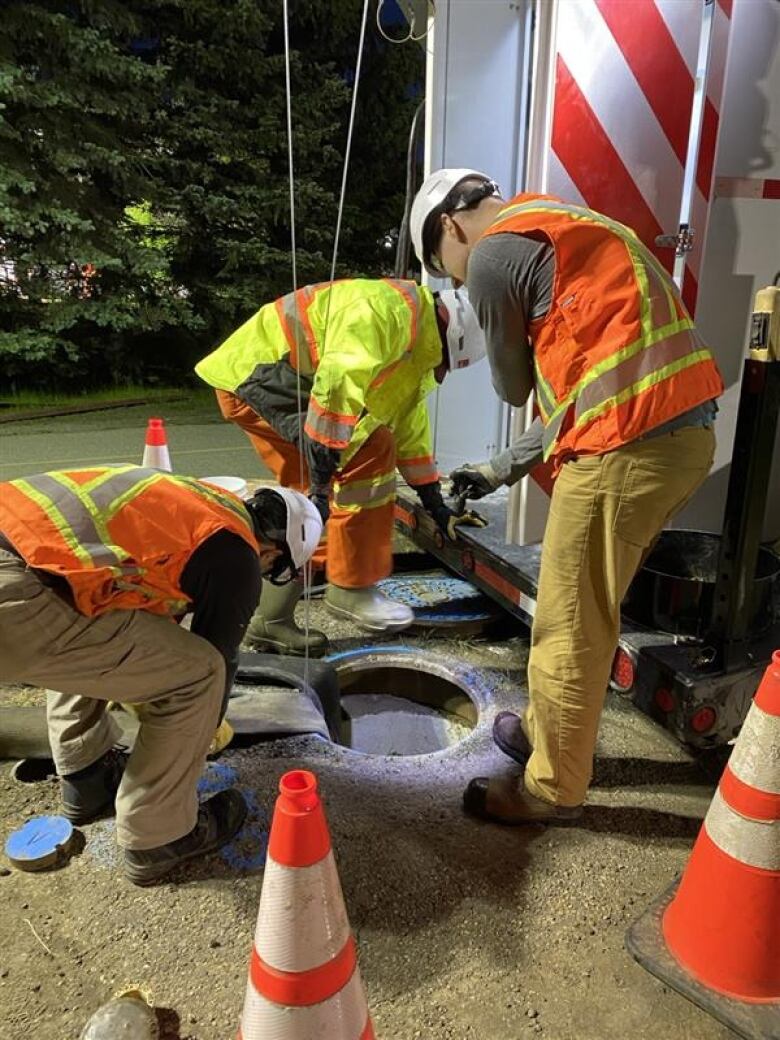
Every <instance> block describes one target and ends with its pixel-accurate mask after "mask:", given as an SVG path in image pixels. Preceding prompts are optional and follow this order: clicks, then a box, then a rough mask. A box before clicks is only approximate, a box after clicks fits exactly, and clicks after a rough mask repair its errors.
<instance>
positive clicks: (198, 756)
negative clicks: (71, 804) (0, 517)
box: [0, 549, 225, 849]
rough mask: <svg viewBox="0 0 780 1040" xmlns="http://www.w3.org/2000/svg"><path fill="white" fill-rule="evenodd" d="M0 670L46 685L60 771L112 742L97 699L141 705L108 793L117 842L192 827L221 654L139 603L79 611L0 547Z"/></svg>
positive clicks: (129, 844)
mask: <svg viewBox="0 0 780 1040" xmlns="http://www.w3.org/2000/svg"><path fill="white" fill-rule="evenodd" d="M0 680H2V681H5V682H25V683H31V684H32V685H35V686H42V687H51V689H50V690H49V693H48V698H47V712H48V721H49V742H50V744H51V748H52V755H53V757H54V762H55V765H56V767H57V772H58V773H59V774H61V775H62V774H67V773H74V772H76V771H78V770H79V769H83V768H85V767H86V766H88V765H91V764H92V763H93V762H95V761H96V760H97V759H98V758H100V756H101V755H102V754H104V753H105V752H106V751H107V750H108V749H109V748H110V747H112V746H113V745H114V744H115V743H116V742H117V740H118V738H119V728H118V726H117V724H116V722H115V721H114V720H113V719H112V718H111V717H110V715H109V714H108V713H107V712H106V703H107V702H108V701H112V700H113V701H120V702H122V703H126V704H142V705H143V706H144V708H143V712H142V713H141V726H140V729H139V732H138V737H137V740H136V743H135V747H134V748H133V752H132V754H131V755H130V758H129V760H128V763H127V768H126V770H125V774H124V777H123V779H122V783H121V785H120V787H119V791H118V793H117V798H116V833H117V841H118V842H119V844H120V845H121V846H123V847H124V848H129V849H150V848H155V847H156V846H158V845H164V844H165V843H166V842H169V841H174V840H175V839H176V838H181V837H183V836H184V835H185V834H187V833H188V832H189V831H191V830H192V828H193V827H194V826H195V823H196V819H197V812H198V799H197V793H196V784H197V782H198V778H199V777H200V775H201V772H202V771H203V766H204V763H205V760H206V752H207V750H208V747H209V744H210V742H211V739H212V737H213V736H214V730H215V729H216V728H217V724H218V722H219V712H220V707H221V704H222V695H223V693H224V690H225V664H224V661H223V658H222V655H221V654H220V653H219V652H218V651H217V650H215V649H214V647H213V646H212V645H211V644H210V643H208V642H207V641H206V640H205V639H201V638H200V636H196V635H193V634H192V633H191V632H188V631H186V630H185V629H183V628H180V627H179V626H178V625H177V624H175V622H173V621H171V620H169V619H167V618H163V617H157V616H155V615H153V614H148V613H145V612H144V611H142V610H117V611H110V612H109V613H107V614H103V615H101V616H100V617H95V618H90V617H84V615H82V614H80V613H79V612H78V611H77V610H76V609H75V608H74V607H73V606H72V605H71V604H70V603H69V602H68V601H67V599H66V598H64V597H62V596H60V595H59V594H58V593H57V592H55V591H54V590H53V589H51V588H48V587H47V586H46V585H44V584H42V582H41V581H40V579H39V578H38V576H37V575H36V573H35V572H34V571H32V570H30V569H29V568H28V567H26V566H25V564H24V563H23V561H21V560H19V559H18V557H16V556H14V555H13V554H11V553H9V552H5V551H4V550H2V549H0ZM55 691H56V692H55Z"/></svg>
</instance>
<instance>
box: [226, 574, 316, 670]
mask: <svg viewBox="0 0 780 1040" xmlns="http://www.w3.org/2000/svg"><path fill="white" fill-rule="evenodd" d="M302 594H303V585H302V584H301V582H299V581H291V582H288V584H287V585H273V584H271V582H270V581H264V582H263V588H262V592H261V593H260V603H259V604H258V607H257V610H256V611H255V613H254V616H253V617H252V620H251V621H250V622H249V626H248V627H247V630H246V641H247V643H249V644H250V645H251V646H253V647H255V649H257V650H267V651H270V652H272V653H276V654H291V655H293V656H294V657H303V656H304V655H305V654H306V651H307V650H308V652H309V653H310V654H321V653H324V652H325V651H326V650H327V649H328V637H327V636H326V635H325V633H324V632H318V631H317V629H316V628H310V629H309V633H308V640H307V638H306V632H305V631H304V630H303V629H302V628H299V627H298V625H297V624H296V623H295V608H296V606H297V605H298V600H299V599H300V598H301V595H302Z"/></svg>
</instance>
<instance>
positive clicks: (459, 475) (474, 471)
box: [450, 462, 502, 503]
mask: <svg viewBox="0 0 780 1040" xmlns="http://www.w3.org/2000/svg"><path fill="white" fill-rule="evenodd" d="M450 481H451V487H450V495H451V496H452V498H457V499H459V500H460V502H461V503H465V501H466V499H467V498H470V499H478V498H484V497H485V495H491V494H492V493H493V492H494V491H495V490H496V489H497V488H499V487H501V483H502V481H501V479H500V478H499V477H498V476H497V475H496V472H495V470H494V469H493V467H492V466H491V465H490V463H489V462H467V463H466V465H465V466H458V468H457V469H455V470H453V471H452V473H450Z"/></svg>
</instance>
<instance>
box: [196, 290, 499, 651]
mask: <svg viewBox="0 0 780 1040" xmlns="http://www.w3.org/2000/svg"><path fill="white" fill-rule="evenodd" d="M484 355H485V341H484V336H483V334H482V331H481V330H480V328H479V324H478V322H477V319H476V315H475V314H474V311H473V309H472V308H471V305H470V304H469V302H468V298H467V296H466V294H465V292H463V291H462V290H451V289H450V290H446V291H444V292H441V293H433V292H431V290H430V289H428V288H425V287H421V286H418V285H417V284H416V283H415V282H412V281H395V280H392V279H382V280H367V279H348V280H345V281H340V282H335V283H332V284H331V283H323V284H320V285H311V286H306V287H305V288H303V289H300V290H298V292H296V293H290V294H289V295H288V296H284V297H282V298H281V299H278V300H276V301H275V302H274V303H269V304H266V306H264V307H262V308H261V309H260V310H259V311H258V312H257V313H256V314H255V315H254V317H252V318H250V319H249V321H247V322H246V323H245V324H244V325H242V326H241V328H239V329H238V330H237V331H236V332H234V333H233V335H232V336H230V337H229V338H228V339H227V340H226V341H225V342H224V343H223V344H222V346H220V347H218V348H217V349H216V350H215V351H214V352H213V353H211V354H209V355H208V356H207V357H205V358H204V359H203V360H202V361H201V362H200V363H199V364H198V365H197V366H196V369H195V371H196V372H197V373H198V375H199V376H200V377H201V379H203V380H205V382H207V383H208V384H209V385H210V386H213V387H214V388H215V389H216V391H217V399H218V402H219V407H220V409H221V411H222V414H223V415H224V417H225V418H226V419H229V420H231V421H232V422H235V423H236V424H237V425H238V426H240V427H241V429H243V430H244V432H245V433H246V434H247V435H248V436H249V438H250V440H251V442H252V444H253V446H254V448H255V450H256V451H257V453H258V455H259V456H260V457H261V459H262V460H263V461H264V462H265V464H266V465H267V466H268V468H269V469H270V470H271V471H272V472H273V473H274V475H275V476H276V478H277V479H278V481H279V483H280V484H282V485H284V486H285V487H292V488H297V489H298V490H300V491H308V494H309V496H310V498H311V500H312V501H313V502H314V503H315V504H316V506H317V509H318V510H319V512H320V514H321V516H322V518H323V521H328V524H327V543H323V545H322V546H321V547H320V549H319V550H318V551H317V553H316V554H315V556H314V563H315V565H323V564H324V565H326V570H327V578H328V583H329V584H328V588H327V591H326V593H325V604H326V606H327V607H328V609H329V610H330V611H331V612H332V613H334V614H336V615H339V616H341V617H345V618H348V619H349V620H350V621H352V622H354V623H356V624H357V625H359V626H360V627H361V628H362V629H364V630H366V631H371V632H388V631H400V630H401V629H403V628H406V627H407V626H408V625H410V624H411V623H412V621H413V619H414V615H413V612H412V610H411V609H410V608H409V607H407V606H405V605H404V604H399V603H394V602H392V601H391V600H390V599H388V597H386V596H385V595H384V594H383V593H382V592H381V590H380V589H379V588H377V582H378V581H379V580H380V579H382V578H385V577H387V575H388V574H390V572H391V570H392V533H393V505H394V501H395V471H396V466H397V467H398V469H399V470H400V471H401V473H402V475H403V477H404V478H405V479H406V481H407V483H409V484H410V485H411V486H412V487H414V488H415V490H416V491H417V493H418V495H419V497H420V500H421V501H422V504H423V507H424V508H425V509H426V510H427V511H428V513H430V514H431V516H432V517H433V518H434V520H435V521H436V523H437V524H438V525H439V526H440V527H441V528H442V529H443V530H444V531H445V532H446V533H447V534H448V536H449V537H450V538H453V537H454V536H455V535H454V530H455V526H456V525H458V524H468V523H475V522H479V521H478V520H477V519H476V518H474V517H473V515H466V516H464V517H455V515H454V513H453V512H452V511H451V510H450V509H449V508H448V507H447V506H446V505H445V504H444V501H443V498H442V494H441V487H440V484H439V474H438V472H437V469H436V464H435V462H434V459H433V444H432V437H431V429H430V423H429V419H428V409H427V405H426V398H427V396H428V394H429V393H430V391H431V390H433V389H434V387H435V385H436V383H437V382H439V383H440V382H441V381H442V380H443V378H444V376H445V374H446V373H447V372H448V371H451V370H453V369H456V368H465V367H466V366H467V365H470V364H474V363H475V362H476V361H479V360H481V359H482V358H483V357H484ZM299 406H300V407H299ZM300 594H301V586H300V585H299V584H292V583H291V584H290V585H288V586H286V587H285V588H283V589H279V588H276V587H274V586H271V585H267V584H265V585H264V586H263V592H262V596H261V598H260V604H259V607H258V610H257V613H256V614H255V616H254V618H253V619H252V621H251V623H250V625H249V629H248V632H247V639H248V640H249V641H250V642H251V643H253V644H254V645H255V646H258V647H261V648H263V649H269V650H276V651H279V652H282V653H288V654H296V653H297V654H302V653H304V652H306V651H307V650H308V651H309V652H320V651H322V650H323V649H324V648H325V646H326V645H327V640H326V638H325V636H324V635H323V634H322V633H321V632H316V631H309V633H308V643H307V638H306V635H305V633H304V632H303V631H302V630H301V629H300V628H299V627H298V626H297V625H296V623H295V619H294V611H295V606H296V604H297V602H298V599H299V598H300Z"/></svg>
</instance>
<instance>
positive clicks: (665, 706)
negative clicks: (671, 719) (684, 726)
mask: <svg viewBox="0 0 780 1040" xmlns="http://www.w3.org/2000/svg"><path fill="white" fill-rule="evenodd" d="M655 704H656V707H657V708H660V709H661V711H664V712H666V713H667V715H668V714H669V712H670V711H674V709H675V707H676V705H677V702H676V701H675V699H674V694H673V693H672V691H671V690H670V689H668V688H667V687H666V686H659V687H658V689H657V690H656V691H655Z"/></svg>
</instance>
